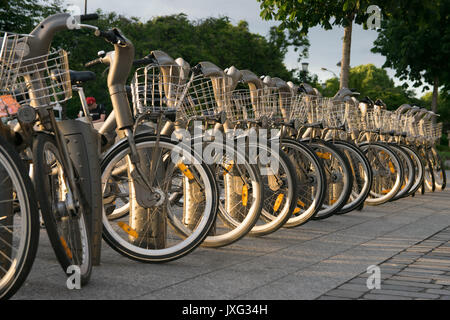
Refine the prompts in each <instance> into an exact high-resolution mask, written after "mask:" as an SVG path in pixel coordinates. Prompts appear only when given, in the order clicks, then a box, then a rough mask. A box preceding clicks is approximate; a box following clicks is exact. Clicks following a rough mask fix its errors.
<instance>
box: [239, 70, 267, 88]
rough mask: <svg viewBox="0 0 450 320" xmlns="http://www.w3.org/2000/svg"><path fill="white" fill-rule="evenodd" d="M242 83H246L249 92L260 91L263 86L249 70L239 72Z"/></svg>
mask: <svg viewBox="0 0 450 320" xmlns="http://www.w3.org/2000/svg"><path fill="white" fill-rule="evenodd" d="M241 74H242V81H243V82H244V83H247V84H248V85H249V87H250V89H251V90H257V89H261V88H262V87H263V86H264V85H263V82H262V81H261V79H260V78H259V77H258V76H257V75H256V74H254V73H253V72H252V71H250V70H241Z"/></svg>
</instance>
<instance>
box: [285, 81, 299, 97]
mask: <svg viewBox="0 0 450 320" xmlns="http://www.w3.org/2000/svg"><path fill="white" fill-rule="evenodd" d="M286 83H287V85H288V86H289V88H290V89H291V92H292V94H297V92H298V91H299V89H300V86H298V85H296V84H295V83H293V82H292V81H288V82H286Z"/></svg>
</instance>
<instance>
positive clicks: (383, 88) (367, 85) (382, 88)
mask: <svg viewBox="0 0 450 320" xmlns="http://www.w3.org/2000/svg"><path fill="white" fill-rule="evenodd" d="M349 87H350V88H354V89H356V90H357V91H358V92H359V93H360V97H370V98H371V99H373V100H375V99H381V100H383V101H384V102H385V103H386V105H387V107H388V109H391V110H393V109H396V108H398V107H399V106H400V105H402V104H404V103H408V104H415V103H419V100H418V99H416V98H415V97H414V92H412V91H408V90H405V89H404V88H402V87H401V86H396V85H395V83H394V81H393V80H392V79H391V78H390V77H389V76H388V74H387V72H386V70H384V69H382V68H377V67H376V66H374V65H373V64H366V65H360V66H356V67H354V68H351V69H350V80H349ZM337 90H339V81H338V79H336V78H332V79H329V80H327V82H326V88H325V89H323V91H322V93H323V94H324V95H325V96H333V95H334V94H335V93H336V92H337Z"/></svg>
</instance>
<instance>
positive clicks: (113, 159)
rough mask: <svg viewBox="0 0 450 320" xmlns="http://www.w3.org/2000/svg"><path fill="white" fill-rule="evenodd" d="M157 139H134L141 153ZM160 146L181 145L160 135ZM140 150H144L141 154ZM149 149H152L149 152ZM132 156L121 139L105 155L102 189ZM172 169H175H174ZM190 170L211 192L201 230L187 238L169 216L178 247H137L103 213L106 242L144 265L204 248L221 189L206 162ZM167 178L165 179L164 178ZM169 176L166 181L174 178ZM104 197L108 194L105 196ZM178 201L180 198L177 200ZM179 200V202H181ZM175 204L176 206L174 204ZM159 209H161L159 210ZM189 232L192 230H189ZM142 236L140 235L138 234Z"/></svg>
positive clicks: (195, 231)
mask: <svg viewBox="0 0 450 320" xmlns="http://www.w3.org/2000/svg"><path fill="white" fill-rule="evenodd" d="M155 141H156V136H154V135H151V134H140V135H137V136H135V144H136V148H137V149H138V152H142V153H144V152H145V149H144V148H152V147H153V146H154V145H155ZM159 142H160V146H161V149H160V150H163V148H167V150H168V148H173V147H176V146H178V147H179V146H180V145H178V144H176V143H174V142H173V141H172V140H171V139H170V138H168V137H165V136H161V137H160V141H159ZM140 150H141V151H140ZM149 150H150V149H149ZM188 150H189V151H188V152H187V153H188V154H189V155H190V157H193V158H192V159H191V160H193V159H194V158H196V159H197V160H200V159H201V158H200V157H199V156H198V155H194V154H193V153H192V152H191V151H192V150H191V149H188ZM129 153H130V147H129V143H128V141H127V140H126V139H124V140H122V141H121V142H120V143H117V144H116V145H115V146H114V147H113V148H111V149H110V150H109V151H108V152H107V153H106V154H105V155H104V156H103V159H102V161H101V169H102V186H103V188H107V187H108V184H109V180H110V172H109V171H112V170H113V169H114V165H115V164H117V163H119V162H120V161H121V159H125V157H126V155H127V154H129ZM170 163H171V162H170V159H169V161H167V162H166V161H163V162H161V163H160V164H161V165H164V166H165V165H169V164H170ZM158 166H159V164H158ZM172 167H173V166H172ZM189 168H190V169H191V171H194V170H195V172H196V173H197V174H199V175H200V177H201V178H202V181H203V183H205V185H204V186H203V189H205V190H207V191H206V192H207V193H208V195H209V197H208V200H207V201H208V203H207V205H205V208H204V213H205V214H204V215H203V216H202V218H201V219H200V220H201V221H200V222H199V227H198V230H194V231H193V232H192V234H191V235H188V236H186V234H185V233H183V231H182V230H181V229H183V226H182V225H180V226H178V227H177V225H176V222H174V221H172V222H170V218H169V217H168V216H167V217H166V218H165V219H164V220H165V221H168V225H170V226H171V227H172V228H173V229H174V234H173V235H174V236H175V235H177V236H179V238H177V239H176V241H178V240H181V241H182V242H179V245H175V246H172V247H169V248H165V247H164V248H143V247H139V246H138V245H134V244H133V243H132V242H131V241H130V242H129V241H128V240H127V239H125V238H122V237H123V235H121V234H120V233H119V232H120V230H119V231H118V230H117V229H114V228H115V227H113V226H112V225H111V223H112V221H111V220H109V219H108V216H107V214H106V212H105V210H103V219H102V220H103V239H104V240H105V241H106V242H107V243H108V245H109V246H110V247H111V248H112V249H114V250H115V251H117V252H119V253H120V254H122V255H123V256H125V257H127V258H130V259H133V260H136V261H140V262H145V263H160V262H168V261H173V260H176V259H179V258H181V257H183V256H185V255H187V254H188V253H190V252H192V251H193V250H194V249H196V248H197V247H198V246H200V245H201V243H202V242H203V240H204V239H205V238H206V236H207V235H208V233H209V232H210V230H211V228H212V227H213V224H214V221H215V219H216V216H217V211H218V190H217V188H216V183H215V179H214V176H213V174H212V172H211V170H210V168H209V166H208V165H206V164H205V163H203V162H200V163H197V164H194V165H193V166H192V167H189ZM165 177H166V176H165ZM172 177H173V176H172V175H171V176H170V177H166V178H172ZM164 183H165V182H164ZM104 196H105V195H104ZM178 200H179V199H178ZM178 200H176V201H178ZM165 203H166V204H174V203H173V202H171V201H168V202H167V201H166V202H165ZM174 205H176V204H174ZM160 208H162V209H161V210H165V209H164V208H167V207H165V206H164V204H162V205H161V207H160ZM158 210H159V209H158ZM187 231H189V230H187ZM137 236H139V235H137Z"/></svg>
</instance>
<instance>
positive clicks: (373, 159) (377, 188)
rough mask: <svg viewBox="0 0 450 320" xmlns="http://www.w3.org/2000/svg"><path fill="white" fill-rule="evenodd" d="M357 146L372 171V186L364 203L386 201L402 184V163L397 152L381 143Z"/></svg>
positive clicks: (376, 203) (372, 203) (381, 202)
mask: <svg viewBox="0 0 450 320" xmlns="http://www.w3.org/2000/svg"><path fill="white" fill-rule="evenodd" d="M359 147H360V148H361V150H362V151H363V152H364V153H365V155H366V157H367V159H368V160H369V162H370V166H371V168H372V172H373V182H372V188H371V189H370V194H369V196H368V197H367V198H366V201H365V203H366V204H368V205H380V204H383V203H386V202H387V201H389V200H391V199H392V198H393V197H394V196H395V195H396V194H397V192H398V191H399V190H400V188H401V186H402V181H403V166H402V163H401V161H400V159H399V157H398V156H397V154H396V153H395V152H394V151H392V149H391V148H389V147H388V146H387V145H385V144H383V143H378V142H374V143H363V144H361V145H360V146H359Z"/></svg>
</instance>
